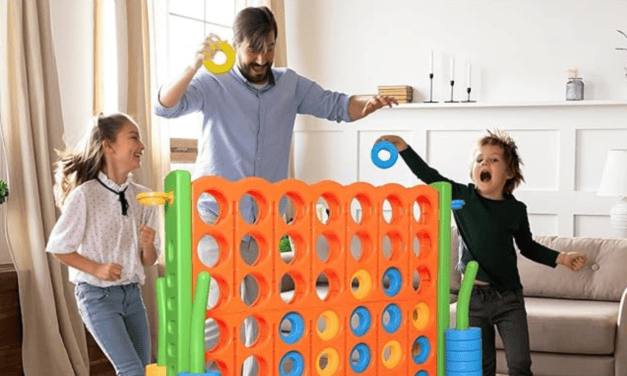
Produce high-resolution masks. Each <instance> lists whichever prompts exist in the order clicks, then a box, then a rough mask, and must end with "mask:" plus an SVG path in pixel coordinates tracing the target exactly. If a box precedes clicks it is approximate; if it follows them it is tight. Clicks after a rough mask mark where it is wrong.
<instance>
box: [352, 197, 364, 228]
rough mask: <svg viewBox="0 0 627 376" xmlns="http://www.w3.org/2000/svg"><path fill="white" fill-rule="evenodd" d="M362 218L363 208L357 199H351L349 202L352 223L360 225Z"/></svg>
mask: <svg viewBox="0 0 627 376" xmlns="http://www.w3.org/2000/svg"><path fill="white" fill-rule="evenodd" d="M363 217H364V208H363V206H362V205H361V201H360V200H359V199H358V198H357V197H353V199H352V200H351V218H352V219H353V222H355V223H357V224H360V223H361V222H362V220H363Z"/></svg>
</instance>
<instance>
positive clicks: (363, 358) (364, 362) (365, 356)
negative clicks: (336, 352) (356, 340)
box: [350, 343, 370, 373]
mask: <svg viewBox="0 0 627 376" xmlns="http://www.w3.org/2000/svg"><path fill="white" fill-rule="evenodd" d="M355 353H357V354H359V359H358V360H357V361H355V362H354V361H353V360H352V359H353V355H354V354H355ZM350 364H351V368H352V369H353V372H355V373H362V372H364V371H365V370H366V368H368V365H369V364H370V349H369V348H368V346H366V344H364V343H360V344H358V345H357V346H355V347H354V348H353V351H351V362H350Z"/></svg>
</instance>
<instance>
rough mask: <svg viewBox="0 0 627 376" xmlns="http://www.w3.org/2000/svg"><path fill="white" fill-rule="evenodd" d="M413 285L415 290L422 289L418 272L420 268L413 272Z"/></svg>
mask: <svg viewBox="0 0 627 376" xmlns="http://www.w3.org/2000/svg"><path fill="white" fill-rule="evenodd" d="M411 287H413V288H414V291H418V290H419V289H420V273H418V270H414V272H413V273H412V278H411Z"/></svg>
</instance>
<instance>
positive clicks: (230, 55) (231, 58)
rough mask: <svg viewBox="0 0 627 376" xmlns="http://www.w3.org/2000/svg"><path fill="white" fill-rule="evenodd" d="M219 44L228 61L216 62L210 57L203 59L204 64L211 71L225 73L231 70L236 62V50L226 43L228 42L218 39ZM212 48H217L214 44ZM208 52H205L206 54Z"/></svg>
mask: <svg viewBox="0 0 627 376" xmlns="http://www.w3.org/2000/svg"><path fill="white" fill-rule="evenodd" d="M216 43H217V44H218V47H219V48H218V49H219V50H220V51H222V52H224V54H225V55H226V61H225V62H224V64H220V65H218V64H216V63H214V62H213V61H211V60H210V59H205V60H203V64H204V65H205V68H207V70H208V71H209V72H213V73H215V74H223V73H226V72H228V71H230V70H231V68H233V65H234V64H235V50H234V49H233V47H231V45H230V44H228V43H226V42H221V41H218V42H216ZM212 48H213V49H214V50H215V48H214V47H213V46H212ZM206 54H207V53H206V52H205V55H206Z"/></svg>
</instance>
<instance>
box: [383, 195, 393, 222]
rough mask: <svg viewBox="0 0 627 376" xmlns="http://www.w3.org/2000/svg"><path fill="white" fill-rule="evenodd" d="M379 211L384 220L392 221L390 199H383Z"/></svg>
mask: <svg viewBox="0 0 627 376" xmlns="http://www.w3.org/2000/svg"><path fill="white" fill-rule="evenodd" d="M381 213H382V214H383V219H384V220H385V222H387V223H391V222H392V219H393V216H394V211H393V210H392V204H390V201H389V200H388V199H387V198H386V199H385V200H383V204H382V205H381Z"/></svg>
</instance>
